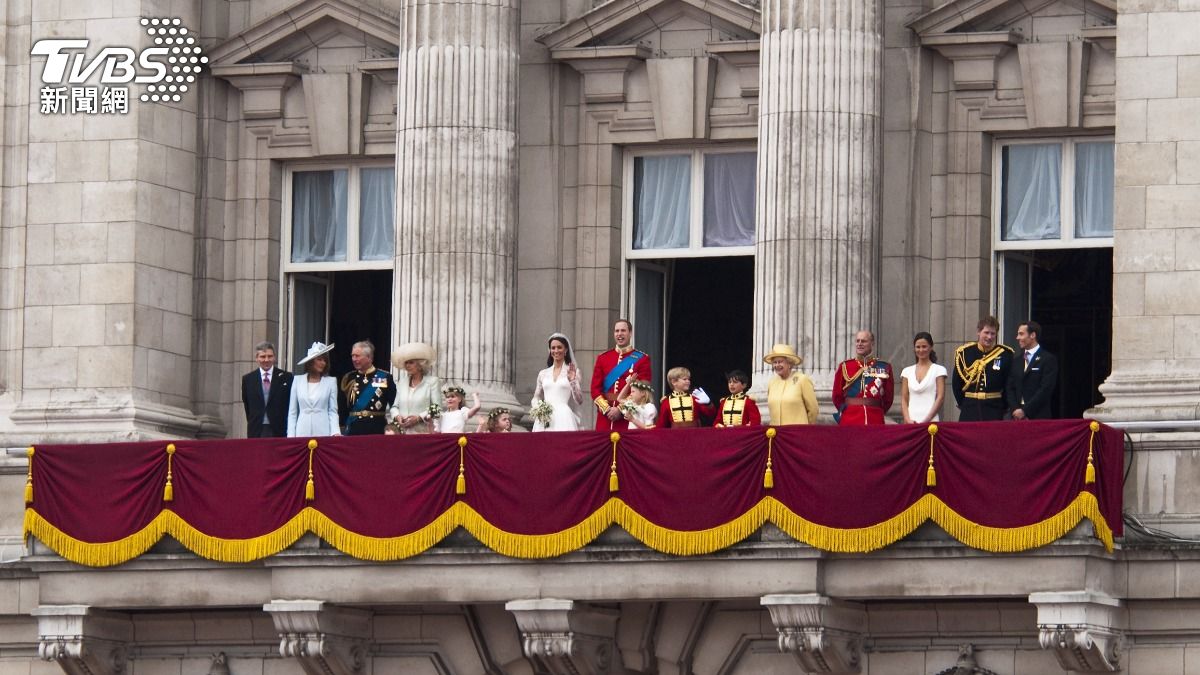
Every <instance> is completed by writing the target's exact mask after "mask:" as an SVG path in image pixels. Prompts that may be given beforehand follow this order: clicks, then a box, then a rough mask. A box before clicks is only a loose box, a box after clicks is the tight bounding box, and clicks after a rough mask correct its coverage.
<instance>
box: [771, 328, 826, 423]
mask: <svg viewBox="0 0 1200 675" xmlns="http://www.w3.org/2000/svg"><path fill="white" fill-rule="evenodd" d="M763 361H766V362H767V363H769V364H771V367H772V368H773V369H774V370H775V375H777V376H778V377H772V378H771V381H770V383H768V384H767V410H769V411H770V413H771V424H772V425H780V424H816V423H817V392H816V390H815V389H813V383H812V380H811V379H809V377H808V375H805V374H804V373H801V372H798V371H797V370H796V366H798V365H800V363H801V358H800V357H799V356H798V355H797V354H796V350H794V349H792V346H791V345H785V344H777V345H775V346H774V347H772V348H771V352H770V353H769V354H767V355H766V356H765V357H763Z"/></svg>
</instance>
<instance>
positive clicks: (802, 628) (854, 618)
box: [760, 593, 867, 673]
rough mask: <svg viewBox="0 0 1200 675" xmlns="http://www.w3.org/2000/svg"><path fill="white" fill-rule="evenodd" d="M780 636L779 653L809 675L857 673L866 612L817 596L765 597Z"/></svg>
mask: <svg viewBox="0 0 1200 675" xmlns="http://www.w3.org/2000/svg"><path fill="white" fill-rule="evenodd" d="M760 602H761V604H762V605H763V606H764V607H766V608H767V611H768V612H770V613H771V622H772V623H773V624H775V630H777V631H778V632H779V651H781V652H784V653H786V654H791V655H792V656H794V657H796V661H797V662H798V663H799V664H800V667H801V668H802V669H803V670H804V672H806V673H857V672H860V669H861V662H862V658H861V649H862V637H863V633H864V632H865V631H866V625H867V612H866V610H865V609H864V608H863V606H862V605H861V604H859V603H854V602H845V601H840V600H835V599H833V598H829V597H826V596H823V595H820V594H817V593H802V594H791V593H780V594H772V595H764V596H763V597H762V599H761V600H760Z"/></svg>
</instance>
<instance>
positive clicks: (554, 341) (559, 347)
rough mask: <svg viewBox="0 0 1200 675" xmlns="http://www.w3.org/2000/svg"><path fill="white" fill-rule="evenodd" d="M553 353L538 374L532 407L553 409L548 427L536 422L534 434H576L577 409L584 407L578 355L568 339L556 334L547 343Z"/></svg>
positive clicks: (577, 423) (534, 423) (577, 427)
mask: <svg viewBox="0 0 1200 675" xmlns="http://www.w3.org/2000/svg"><path fill="white" fill-rule="evenodd" d="M547 344H548V346H549V349H550V353H549V355H548V356H547V357H546V365H547V366H548V367H547V368H546V369H544V370H542V371H541V372H540V373H538V377H537V387H536V388H535V389H534V392H533V405H535V406H536V405H537V402H538V401H545V402H546V403H549V404H550V407H551V408H553V412H552V413H551V414H550V422H549V424H542V422H541V421H540V420H534V422H533V430H534V431H577V430H578V429H579V415H578V413H576V412H575V407H576V406H578V405H579V404H580V403H583V390H582V389H580V387H579V369H578V368H576V367H575V354H574V353H573V352H572V350H571V342H570V341H569V340H568V339H567V336H566V335H563V334H562V333H555V334H553V335H551V336H550V339H549V340H547Z"/></svg>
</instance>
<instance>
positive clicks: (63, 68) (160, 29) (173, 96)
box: [30, 17, 208, 102]
mask: <svg viewBox="0 0 1200 675" xmlns="http://www.w3.org/2000/svg"><path fill="white" fill-rule="evenodd" d="M182 23H183V22H182V21H181V20H180V19H179V18H178V17H175V18H142V19H141V25H142V26H144V27H145V29H146V33H147V34H148V35H150V36H151V38H152V39H153V42H154V46H151V47H146V48H143V49H141V50H134V49H132V48H130V47H104V48H103V49H101V50H100V51H99V53H97V54H96V55H95V57H92V58H89V57H88V56H87V54H86V53H85V50H87V49H88V47H89V46H90V45H91V40H89V39H86V38H75V39H58V38H47V39H44V40H38V41H37V42H35V43H34V45H33V49H32V50H30V54H31V55H33V56H44V57H46V64H45V66H43V68H42V82H43V83H44V84H46V85H47V87H45V88H43V94H44V93H45V92H46V90H47V89H49V90H51V91H53V90H54V89H55V85H65V86H64V87H60V88H61V89H65V88H66V87H72V88H75V87H79V86H80V85H83V84H85V83H88V82H95V83H97V84H100V85H103V86H108V85H129V84H140V85H146V89H145V93H143V94H142V95H141V96H140V98H141V100H143V101H152V102H160V101H161V102H168V101H176V102H178V101H180V100H182V98H183V97H182V94H184V93H186V92H187V90H188V85H189V84H192V83H194V82H195V81H196V76H197V75H199V74H200V71H201V69H202V67H203V65H204V64H206V63H208V57H207V56H203V55H202V54H201V49H200V46H199V45H198V44H196V42H197V41H196V38H195V36H194V35H192V34H190V32H189V31H188V29H187V27H185V26H183V25H181V24H182ZM97 75H98V78H96V76H97Z"/></svg>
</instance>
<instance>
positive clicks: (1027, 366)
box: [1008, 321, 1058, 420]
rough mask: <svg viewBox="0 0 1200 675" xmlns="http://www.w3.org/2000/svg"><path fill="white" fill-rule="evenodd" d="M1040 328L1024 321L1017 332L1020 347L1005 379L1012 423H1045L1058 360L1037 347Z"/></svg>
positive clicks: (1050, 415) (1035, 324)
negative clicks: (1013, 421) (1006, 379)
mask: <svg viewBox="0 0 1200 675" xmlns="http://www.w3.org/2000/svg"><path fill="white" fill-rule="evenodd" d="M1041 332H1042V327H1041V326H1040V325H1039V324H1038V323H1037V322H1036V321H1026V322H1025V323H1023V324H1021V325H1020V326H1019V327H1018V328H1017V344H1018V345H1020V347H1021V353H1020V355H1019V357H1018V358H1016V359H1014V360H1013V364H1012V372H1011V373H1009V376H1008V402H1009V405H1010V406H1011V409H1012V418H1013V419H1014V420H1026V419H1028V420H1048V419H1050V418H1051V417H1053V416H1054V415H1053V414H1052V413H1051V412H1050V399H1051V397H1053V396H1054V389H1055V387H1057V386H1058V359H1056V358H1054V355H1053V354H1051V353H1050V352H1048V351H1046V350H1045V349H1042V347H1041V345H1039V344H1038V335H1040V334H1041Z"/></svg>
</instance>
